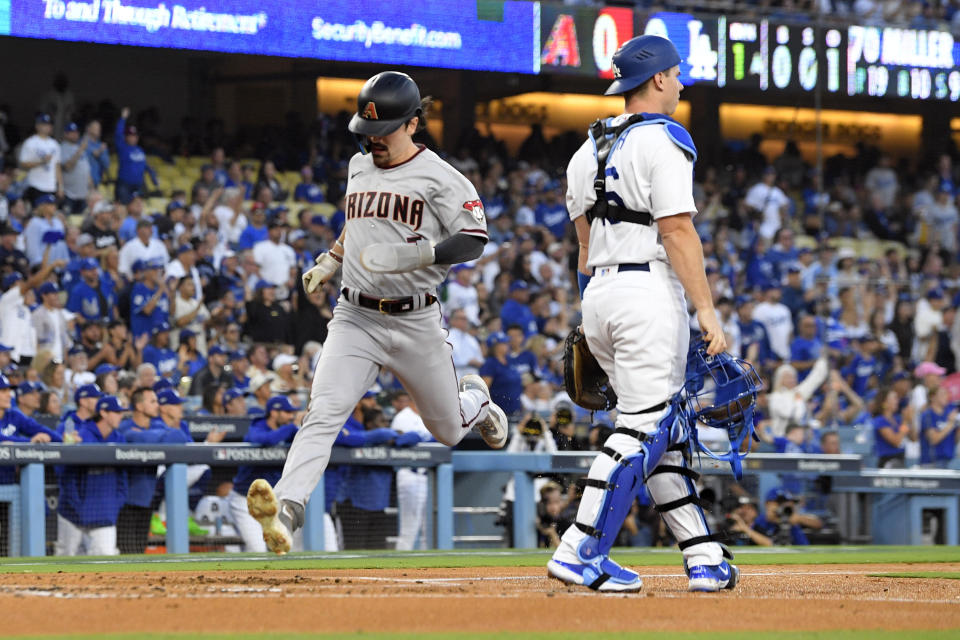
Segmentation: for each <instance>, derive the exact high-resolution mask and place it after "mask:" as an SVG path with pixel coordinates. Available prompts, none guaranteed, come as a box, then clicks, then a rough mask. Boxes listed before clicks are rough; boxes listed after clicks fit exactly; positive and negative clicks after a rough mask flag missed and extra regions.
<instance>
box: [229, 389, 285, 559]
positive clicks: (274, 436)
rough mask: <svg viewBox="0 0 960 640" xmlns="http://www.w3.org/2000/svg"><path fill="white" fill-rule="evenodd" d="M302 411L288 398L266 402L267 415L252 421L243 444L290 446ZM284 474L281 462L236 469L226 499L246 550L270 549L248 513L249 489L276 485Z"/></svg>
mask: <svg viewBox="0 0 960 640" xmlns="http://www.w3.org/2000/svg"><path fill="white" fill-rule="evenodd" d="M299 410H300V408H299V407H297V406H294V405H293V404H291V403H290V400H289V399H288V398H287V397H286V396H273V397H272V398H270V400H268V401H267V408H266V413H265V415H264V416H263V417H262V418H259V419H257V420H254V421H253V423H252V424H251V425H250V429H248V430H247V435H246V436H244V438H243V441H244V442H249V443H251V444H255V445H259V446H261V447H275V446H278V445H282V444H290V443H291V442H293V438H294V436H296V435H297V425H296V424H294V422H293V417H294V413H295V412H297V411H299ZM282 474H283V463H282V459H281V461H280V463H279V464H276V465H272V466H252V465H241V466H240V467H238V468H237V475H236V476H234V478H233V491H231V492H230V497H229V498H227V500H228V502H229V504H230V514H231V515H232V516H233V521H234V523H235V525H236V527H237V532H238V533H239V534H240V537H241V538H243V548H244V550H245V551H257V552H260V553H264V552H266V550H267V545H266V543H264V541H263V530H262V529H261V528H260V525H259V524H257V521H256V520H254V519H253V517H252V516H251V515H250V514H249V513H248V512H247V490H248V489H249V488H250V485H251V484H252V483H253V481H254V480H256V479H258V478H263V479H264V480H266V481H267V482H269V483H270V486H274V485H276V484H277V482H278V481H279V480H280V476H281V475H282Z"/></svg>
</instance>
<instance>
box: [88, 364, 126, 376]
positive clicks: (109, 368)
mask: <svg viewBox="0 0 960 640" xmlns="http://www.w3.org/2000/svg"><path fill="white" fill-rule="evenodd" d="M119 370H120V367H115V366H113V365H112V364H107V363H103V364H98V365H97V368H96V369H94V370H93V375H95V376H98V377H99V376H104V375H106V374H108V373H113V372H114V371H119Z"/></svg>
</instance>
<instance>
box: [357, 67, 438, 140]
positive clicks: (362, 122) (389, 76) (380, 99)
mask: <svg viewBox="0 0 960 640" xmlns="http://www.w3.org/2000/svg"><path fill="white" fill-rule="evenodd" d="M420 114H421V110H420V89H418V88H417V83H416V82H414V81H413V78H411V77H410V76H408V75H407V74H405V73H400V72H399V71H384V72H383V73H378V74H377V75H375V76H373V77H372V78H370V79H369V80H367V81H366V82H365V83H364V85H363V88H362V89H360V94H359V95H358V96H357V112H356V113H355V114H353V118H351V119H350V125H349V127H348V128H349V129H350V131H351V132H353V133H356V134H358V135H363V136H378V137H379V136H385V135H387V134H389V133H393V132H394V131H396V130H397V129H398V128H400V125H402V124H403V123H404V122H406V121H407V120H409V119H410V118H412V117H413V116H419V115H420Z"/></svg>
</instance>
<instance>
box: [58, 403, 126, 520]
mask: <svg viewBox="0 0 960 640" xmlns="http://www.w3.org/2000/svg"><path fill="white" fill-rule="evenodd" d="M77 433H78V435H79V436H80V437H81V438H82V439H83V440H82V442H81V444H94V445H103V444H121V443H123V442H125V440H124V437H123V434H122V433H120V432H119V431H112V432H111V433H110V435H108V436H107V437H106V438H104V437H103V434H101V433H100V429H98V428H97V425H96V423H94V422H84V424H83V425H82V426H81V428H80V429H78V430H77ZM60 469H61V472H60V474H59V480H58V485H59V487H60V499H59V506H58V507H57V511H58V512H59V513H60V515H61V516H63V517H64V518H66V519H67V520H69V521H70V522H72V523H73V524H75V525H76V526H78V527H109V526H113V525H116V524H117V514H118V513H120V508H121V507H122V506H123V505H124V504H125V503H126V500H127V490H128V486H127V470H126V468H124V467H96V466H77V465H68V466H64V467H60Z"/></svg>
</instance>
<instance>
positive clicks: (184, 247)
mask: <svg viewBox="0 0 960 640" xmlns="http://www.w3.org/2000/svg"><path fill="white" fill-rule="evenodd" d="M193 250H194V249H193V245H192V244H182V245H180V246H179V247H177V255H178V256H179V255H180V254H181V253H186V252H188V251H193Z"/></svg>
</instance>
